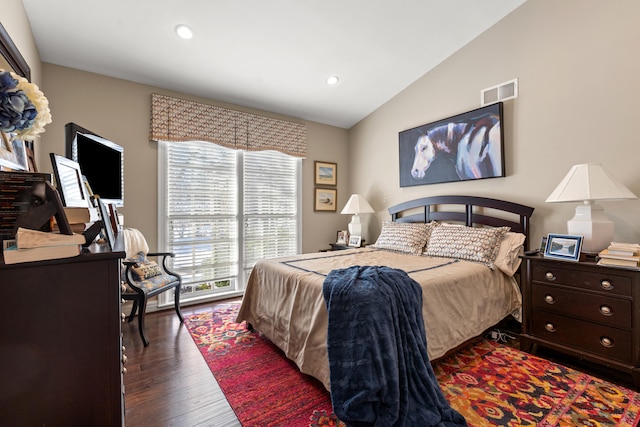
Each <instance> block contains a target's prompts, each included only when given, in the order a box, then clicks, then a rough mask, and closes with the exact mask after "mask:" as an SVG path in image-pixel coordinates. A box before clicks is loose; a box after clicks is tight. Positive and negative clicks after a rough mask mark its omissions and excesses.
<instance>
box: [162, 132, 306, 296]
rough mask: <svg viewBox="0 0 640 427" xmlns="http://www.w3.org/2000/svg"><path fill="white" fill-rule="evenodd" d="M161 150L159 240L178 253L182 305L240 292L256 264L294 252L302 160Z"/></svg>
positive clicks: (192, 148)
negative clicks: (187, 302)
mask: <svg viewBox="0 0 640 427" xmlns="http://www.w3.org/2000/svg"><path fill="white" fill-rule="evenodd" d="M159 147H160V151H159V153H160V159H161V161H160V176H161V179H160V180H159V182H160V183H161V188H160V200H161V202H160V205H161V206H160V209H159V211H160V221H159V224H160V229H159V241H160V243H161V247H163V248H165V249H166V250H167V251H169V252H173V253H174V254H175V255H176V256H175V258H174V261H173V264H172V267H173V270H174V271H175V272H176V273H178V274H180V275H181V276H182V282H183V293H182V296H181V301H183V302H186V301H189V300H194V299H202V298H205V297H208V296H209V295H219V294H221V293H226V294H229V293H233V292H241V291H242V289H244V284H245V283H246V279H247V277H248V274H249V273H250V271H251V268H253V266H254V264H255V263H256V261H258V260H260V259H263V258H273V257H280V256H287V255H293V254H296V253H298V251H299V247H300V233H299V230H300V223H301V219H300V217H299V210H300V182H301V177H300V169H301V163H302V160H301V159H299V158H295V157H292V156H289V155H286V154H283V153H280V152H277V151H240V150H233V149H229V148H225V147H222V146H220V145H216V144H212V143H209V142H203V141H198V142H194V141H184V142H166V141H162V142H160V146H159ZM159 301H160V304H161V305H167V304H170V303H171V302H172V301H173V294H172V293H171V292H165V293H163V294H162V295H160V300H159Z"/></svg>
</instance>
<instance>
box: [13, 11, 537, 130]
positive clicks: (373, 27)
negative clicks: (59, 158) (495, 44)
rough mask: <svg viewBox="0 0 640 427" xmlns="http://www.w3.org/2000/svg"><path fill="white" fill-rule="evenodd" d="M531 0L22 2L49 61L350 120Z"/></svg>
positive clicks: (345, 123) (301, 114) (333, 120)
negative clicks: (180, 30)
mask: <svg viewBox="0 0 640 427" xmlns="http://www.w3.org/2000/svg"><path fill="white" fill-rule="evenodd" d="M524 1H525V0H396V1H388V0H323V1H313V0H241V1H238V0H82V1H81V0H23V3H24V7H25V10H26V13H27V16H28V17H29V21H30V22H31V27H32V31H33V35H34V37H35V41H36V45H37V47H38V50H39V53H40V57H41V59H42V61H44V62H48V63H52V64H57V65H62V66H65V67H71V68H76V69H79V70H84V71H90V72H94V73H99V74H103V75H106V76H111V77H117V78H121V79H126V80H130V81H133V82H138V83H143V84H148V85H152V86H156V87H160V88H165V89H170V90H175V91H178V92H181V93H186V94H192V95H197V96H201V97H205V98H210V99H215V100H218V101H223V102H228V103H232V104H235V105H239V106H244V107H250V108H257V109H260V110H264V111H271V112H274V113H279V114H284V115H288V116H292V117H296V118H301V119H306V120H311V121H316V122H319V123H325V124H330V125H334V126H338V127H341V128H350V127H351V126H353V125H354V124H356V123H357V122H358V121H359V120H361V119H362V118H364V117H366V116H367V115H368V114H370V113H371V112H373V111H374V110H375V109H376V108H378V107H379V106H381V105H382V104H384V103H385V102H386V101H388V100H389V99H391V98H392V97H393V96H394V95H396V94H397V93H399V92H400V91H402V90H403V89H405V88H406V87H407V86H409V85H410V84H411V83H413V82H414V81H416V80H417V79H418V78H420V77H421V76H423V75H424V74H425V73H427V72H428V71H429V70H431V69H432V68H434V67H435V66H437V65H438V64H439V63H440V62H442V61H443V60H445V59H446V58H447V57H448V56H450V55H451V54H453V53H454V52H456V51H457V50H458V49H460V48H461V47H463V46H464V45H465V44H467V43H469V42H470V41H471V40H473V39H474V38H475V37H477V36H478V35H479V34H480V33H482V32H483V31H485V30H486V29H488V28H489V27H491V26H492V25H493V24H495V23H496V22H498V21H499V20H500V19H502V18H503V17H505V16H506V15H507V14H509V13H510V12H511V11H513V10H514V9H515V8H517V7H518V6H520V5H521V4H522V3H524ZM178 24H186V25H188V26H190V27H191V28H192V29H193V31H194V36H193V38H192V39H190V40H183V39H180V38H178V37H177V36H176V34H175V32H174V28H175V27H176V25H178ZM333 75H336V76H338V77H339V81H338V83H337V84H335V85H327V84H326V83H325V81H326V79H327V78H328V77H330V76H333Z"/></svg>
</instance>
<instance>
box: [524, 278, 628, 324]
mask: <svg viewBox="0 0 640 427" xmlns="http://www.w3.org/2000/svg"><path fill="white" fill-rule="evenodd" d="M531 303H532V305H533V307H534V308H538V309H542V310H548V311H553V312H555V313H558V314H563V315H566V316H569V317H580V318H582V319H584V320H593V321H596V322H598V323H602V324H604V325H606V326H613V327H617V328H622V329H629V330H630V329H631V312H632V308H631V306H632V304H631V300H629V299H623V298H615V297H609V296H602V295H599V294H592V293H586V292H581V291H573V290H570V289H567V288H560V287H557V286H552V285H543V284H540V283H533V284H532V295H531Z"/></svg>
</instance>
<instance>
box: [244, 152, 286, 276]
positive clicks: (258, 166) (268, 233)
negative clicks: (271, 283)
mask: <svg viewBox="0 0 640 427" xmlns="http://www.w3.org/2000/svg"><path fill="white" fill-rule="evenodd" d="M298 162H299V161H298V160H296V159H295V158H293V157H291V156H287V155H286V154H282V153H278V152H275V151H259V152H253V151H251V152H245V153H244V169H243V170H244V268H245V269H247V270H248V269H251V268H252V267H253V265H254V264H255V263H256V261H258V260H259V259H262V258H274V257H280V256H286V255H293V254H295V253H296V252H297V234H298V233H297V200H298V194H297V193H298V186H297V164H298Z"/></svg>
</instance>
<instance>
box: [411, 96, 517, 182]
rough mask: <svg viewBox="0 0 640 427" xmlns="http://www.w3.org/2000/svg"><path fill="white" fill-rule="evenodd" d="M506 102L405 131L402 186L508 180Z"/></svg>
mask: <svg viewBox="0 0 640 427" xmlns="http://www.w3.org/2000/svg"><path fill="white" fill-rule="evenodd" d="M503 135H504V132H503V129H502V102H498V103H495V104H491V105H487V106H485V107H482V108H478V109H476V110H472V111H468V112H466V113H462V114H458V115H457V116H453V117H449V118H446V119H442V120H438V121H437V122H433V123H429V124H426V125H422V126H418V127H415V128H413V129H408V130H404V131H401V132H400V133H399V141H400V187H409V186H413V185H425V184H438V183H442V182H453V181H468V180H474V179H485V178H497V177H504V176H505V173H504V140H503Z"/></svg>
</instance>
